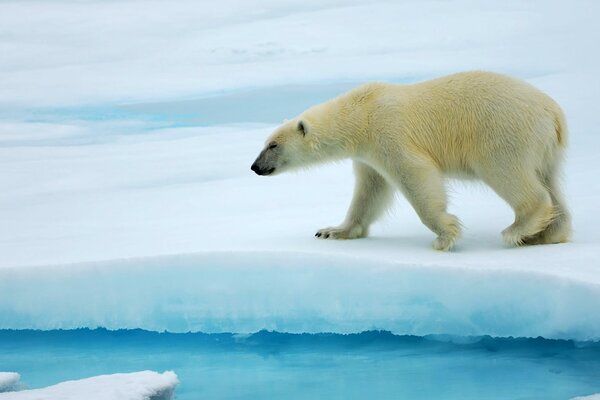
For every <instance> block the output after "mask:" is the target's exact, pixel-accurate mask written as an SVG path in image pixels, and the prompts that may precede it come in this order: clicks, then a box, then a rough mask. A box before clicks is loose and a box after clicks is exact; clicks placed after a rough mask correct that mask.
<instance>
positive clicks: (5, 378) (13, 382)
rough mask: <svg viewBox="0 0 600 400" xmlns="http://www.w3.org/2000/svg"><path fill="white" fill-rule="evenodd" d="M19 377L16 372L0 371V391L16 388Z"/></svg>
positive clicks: (10, 390) (9, 390)
mask: <svg viewBox="0 0 600 400" xmlns="http://www.w3.org/2000/svg"><path fill="white" fill-rule="evenodd" d="M20 379H21V376H20V375H19V374H17V373H16V372H0V393H3V392H12V391H13V390H17V388H18V386H19V380H20Z"/></svg>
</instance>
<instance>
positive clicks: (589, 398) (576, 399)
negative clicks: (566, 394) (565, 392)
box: [571, 393, 600, 400]
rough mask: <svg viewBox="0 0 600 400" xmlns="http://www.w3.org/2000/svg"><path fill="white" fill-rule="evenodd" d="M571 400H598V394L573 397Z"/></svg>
mask: <svg viewBox="0 0 600 400" xmlns="http://www.w3.org/2000/svg"><path fill="white" fill-rule="evenodd" d="M571 400H600V393H598V394H593V395H591V396H580V397H574V398H572V399H571Z"/></svg>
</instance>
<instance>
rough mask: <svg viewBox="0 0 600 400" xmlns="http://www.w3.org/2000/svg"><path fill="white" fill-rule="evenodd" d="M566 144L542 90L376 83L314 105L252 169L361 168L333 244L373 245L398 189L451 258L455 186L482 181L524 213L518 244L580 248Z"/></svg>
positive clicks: (512, 83)
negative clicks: (564, 189) (328, 164)
mask: <svg viewBox="0 0 600 400" xmlns="http://www.w3.org/2000/svg"><path fill="white" fill-rule="evenodd" d="M566 141H567V128H566V124H565V118H564V115H563V113H562V111H561V109H560V107H559V106H558V105H557V104H556V103H555V102H554V101H553V100H552V99H551V98H550V97H548V96H547V95H545V94H544V93H542V92H541V91H539V90H537V89H536V88H534V87H533V86H531V85H529V84H527V83H525V82H522V81H519V80H516V79H513V78H509V77H507V76H503V75H499V74H494V73H489V72H464V73H459V74H455V75H450V76H446V77H442V78H439V79H434V80H431V81H426V82H422V83H417V84H413V85H396V84H384V83H370V84H366V85H363V86H360V87H358V88H356V89H354V90H352V91H350V92H348V93H345V94H343V95H341V96H339V97H337V98H335V99H333V100H330V101H328V102H325V103H323V104H319V105H317V106H314V107H312V108H310V109H308V110H306V111H305V112H303V113H302V114H301V115H299V116H298V117H296V118H294V119H293V120H291V121H287V122H286V123H284V124H283V125H282V126H281V127H279V128H278V129H277V130H276V131H275V133H273V135H272V136H271V137H270V138H269V139H268V140H267V145H266V147H265V149H264V150H263V152H262V153H261V154H260V156H259V157H258V159H257V160H256V162H255V164H254V165H253V169H254V170H255V171H256V172H257V173H259V174H261V175H266V174H274V173H279V172H282V171H286V170H289V169H292V168H297V167H304V166H309V165H313V164H316V163H320V162H325V161H333V160H339V159H344V158H351V159H352V160H353V161H354V170H355V175H356V187H355V191H354V198H353V199H352V204H351V206H350V209H349V210H348V214H347V216H346V219H345V221H344V222H343V223H342V224H341V225H340V226H338V227H331V228H325V229H321V230H319V231H318V232H317V234H316V236H318V237H321V238H329V239H353V238H358V237H364V236H366V235H367V234H368V228H369V226H370V225H371V223H373V222H374V221H375V220H376V219H377V218H378V217H379V216H381V215H382V214H383V213H384V211H385V210H386V209H387V208H388V206H389V204H390V203H391V200H392V198H393V192H394V190H395V189H399V190H400V191H401V192H402V193H403V194H404V196H406V198H407V199H408V201H409V202H410V203H411V204H412V206H413V207H414V208H415V210H416V211H417V213H418V215H419V217H420V218H421V221H422V222H423V223H424V224H425V225H426V226H427V227H428V228H429V229H431V230H432V231H433V232H434V233H436V234H437V235H438V236H437V239H436V240H435V241H434V243H433V246H434V248H435V249H438V250H448V249H450V248H451V247H452V246H453V245H454V243H455V242H456V240H457V239H458V237H459V235H460V222H459V221H458V219H457V218H456V217H455V216H454V215H451V214H448V213H447V211H446V207H447V198H446V191H445V188H444V177H446V176H453V177H459V178H467V179H479V180H482V181H484V182H485V183H486V184H488V185H489V186H490V187H491V188H492V189H493V190H494V191H495V192H496V193H497V194H498V195H499V196H500V197H502V198H503V199H504V200H505V201H506V202H508V204H510V206H511V207H512V208H513V209H514V211H515V221H514V223H513V224H512V225H510V226H509V227H508V228H506V229H505V230H504V231H503V237H504V240H505V242H506V243H508V244H510V245H522V244H538V243H558V242H565V241H568V240H569V236H570V232H571V226H570V224H571V223H570V216H569V212H568V210H567V207H566V205H565V202H564V199H563V196H562V194H561V190H560V186H559V175H560V169H561V163H562V159H563V153H564V149H565V146H566Z"/></svg>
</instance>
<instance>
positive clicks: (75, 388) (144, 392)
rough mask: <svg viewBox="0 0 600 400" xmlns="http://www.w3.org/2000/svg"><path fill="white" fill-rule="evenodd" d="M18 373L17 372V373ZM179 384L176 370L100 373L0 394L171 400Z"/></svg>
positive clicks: (8, 399) (39, 398)
mask: <svg viewBox="0 0 600 400" xmlns="http://www.w3.org/2000/svg"><path fill="white" fill-rule="evenodd" d="M17 376H18V375H17ZM178 383H179V380H178V379H177V375H175V373H174V372H173V371H166V372H163V373H162V374H160V373H158V372H153V371H141V372H134V373H129V374H114V375H100V376H94V377H92V378H87V379H81V380H76V381H67V382H62V383H59V384H57V385H54V386H49V387H46V388H43V389H33V390H23V391H20V392H10V393H4V394H0V399H2V400H33V399H36V400H54V399H61V400H80V399H87V400H170V399H172V398H173V394H174V392H175V387H176V386H177V384H178Z"/></svg>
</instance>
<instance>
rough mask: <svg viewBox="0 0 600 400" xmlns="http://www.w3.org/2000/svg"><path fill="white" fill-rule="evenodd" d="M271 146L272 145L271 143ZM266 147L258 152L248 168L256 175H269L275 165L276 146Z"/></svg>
mask: <svg viewBox="0 0 600 400" xmlns="http://www.w3.org/2000/svg"><path fill="white" fill-rule="evenodd" d="M271 146H272V145H271ZM271 146H270V147H268V148H266V149H264V150H263V151H261V152H260V154H259V155H258V157H257V158H256V161H254V163H253V164H252V166H251V167H250V169H251V170H252V171H254V172H255V173H256V174H257V175H271V174H272V173H273V172H274V171H275V167H276V166H277V158H278V157H277V154H276V153H277V151H276V150H274V148H275V147H276V146H272V147H271Z"/></svg>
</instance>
